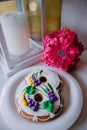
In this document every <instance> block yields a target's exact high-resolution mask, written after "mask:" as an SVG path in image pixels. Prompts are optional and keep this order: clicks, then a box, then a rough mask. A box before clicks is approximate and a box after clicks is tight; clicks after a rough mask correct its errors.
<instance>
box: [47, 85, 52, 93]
mask: <svg viewBox="0 0 87 130" xmlns="http://www.w3.org/2000/svg"><path fill="white" fill-rule="evenodd" d="M47 84H48V86H49V88H50V89H51V90H52V91H53V88H52V86H51V84H50V83H47Z"/></svg>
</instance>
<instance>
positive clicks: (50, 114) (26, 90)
mask: <svg viewBox="0 0 87 130" xmlns="http://www.w3.org/2000/svg"><path fill="white" fill-rule="evenodd" d="M60 84H61V80H60V78H59V76H58V74H57V73H55V72H53V71H51V70H39V71H33V72H31V73H30V74H29V75H28V76H26V77H25V86H23V89H22V90H21V91H20V92H19V93H18V96H17V97H16V106H17V111H18V113H19V114H21V115H22V116H23V117H25V118H27V119H29V120H31V121H37V122H38V121H40V122H45V121H49V120H52V119H54V118H55V117H57V116H58V115H60V113H61V112H62V110H63V104H62V101H61V98H60V94H59V93H60V91H59V89H60V88H59V86H60Z"/></svg>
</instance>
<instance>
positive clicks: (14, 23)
mask: <svg viewBox="0 0 87 130" xmlns="http://www.w3.org/2000/svg"><path fill="white" fill-rule="evenodd" d="M0 17H1V18H0V20H1V26H2V30H3V34H4V37H5V41H6V44H7V47H8V51H9V53H10V54H12V55H18V56H20V55H23V54H25V53H26V52H28V51H29V49H30V46H29V39H28V38H29V32H28V25H27V21H26V16H25V15H24V14H22V13H16V12H14V13H7V14H3V15H1V16H0Z"/></svg>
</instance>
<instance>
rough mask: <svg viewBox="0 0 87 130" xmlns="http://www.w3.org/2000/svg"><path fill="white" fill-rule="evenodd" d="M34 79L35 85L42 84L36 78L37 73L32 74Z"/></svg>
mask: <svg viewBox="0 0 87 130" xmlns="http://www.w3.org/2000/svg"><path fill="white" fill-rule="evenodd" d="M32 80H33V82H34V85H35V86H38V85H40V84H41V81H40V80H39V79H37V78H36V75H35V74H33V75H32Z"/></svg>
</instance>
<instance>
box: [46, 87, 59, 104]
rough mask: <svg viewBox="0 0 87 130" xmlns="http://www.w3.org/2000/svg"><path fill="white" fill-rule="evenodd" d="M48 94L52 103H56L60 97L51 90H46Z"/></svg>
mask: <svg viewBox="0 0 87 130" xmlns="http://www.w3.org/2000/svg"><path fill="white" fill-rule="evenodd" d="M46 91H47V94H48V98H49V100H50V101H51V102H55V101H56V100H57V99H58V97H57V96H56V95H55V93H54V92H53V91H50V89H49V88H46Z"/></svg>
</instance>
